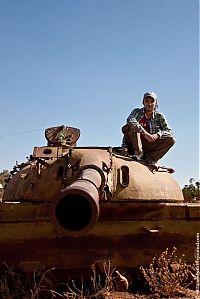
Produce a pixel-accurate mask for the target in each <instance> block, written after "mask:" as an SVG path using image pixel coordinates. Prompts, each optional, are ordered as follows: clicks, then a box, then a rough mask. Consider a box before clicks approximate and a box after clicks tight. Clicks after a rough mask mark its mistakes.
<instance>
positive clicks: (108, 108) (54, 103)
mask: <svg viewBox="0 0 200 299" xmlns="http://www.w3.org/2000/svg"><path fill="white" fill-rule="evenodd" d="M198 57H199V1H194V0H0V99H1V101H0V104H1V117H0V142H1V147H0V170H3V169H9V170H11V169H12V166H13V165H14V164H15V161H18V162H19V163H21V162H23V161H25V160H26V158H25V157H26V156H28V155H29V154H31V153H32V148H33V147H34V146H42V145H45V144H46V141H45V138H44V135H43V129H45V128H46V127H50V126H56V125H62V124H64V125H69V126H75V127H77V128H80V130H81V137H80V139H79V142H78V145H79V146H86V145H98V146H119V145H120V144H121V139H122V133H121V127H122V126H123V125H124V124H125V122H126V118H127V116H128V115H129V113H130V112H131V110H132V109H133V108H134V107H141V106H142V103H141V102H142V96H143V93H144V92H146V91H154V92H156V93H157V95H158V98H159V111H161V112H163V113H164V114H165V116H166V118H167V120H168V122H169V124H170V126H171V127H172V129H173V132H174V135H175V137H176V140H177V143H176V145H175V146H174V147H173V148H172V149H171V150H170V152H169V153H168V154H167V155H166V156H165V157H164V158H163V159H162V160H161V164H164V165H166V166H170V167H173V168H174V169H175V171H176V172H175V174H174V176H175V177H176V179H177V180H178V182H179V183H180V185H181V186H184V184H186V183H187V182H188V179H189V178H190V177H194V178H195V179H199V90H198V88H199V76H198V70H199V58H198ZM32 130H36V131H34V132H29V133H24V134H22V133H23V132H27V131H32ZM17 133H21V134H17ZM12 134H16V135H12Z"/></svg>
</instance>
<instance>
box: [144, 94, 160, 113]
mask: <svg viewBox="0 0 200 299" xmlns="http://www.w3.org/2000/svg"><path fill="white" fill-rule="evenodd" d="M143 105H144V109H145V111H147V112H153V111H154V110H155V109H156V108H157V107H158V104H157V95H156V94H155V93H154V92H146V93H145V94H144V96H143Z"/></svg>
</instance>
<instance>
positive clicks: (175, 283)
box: [140, 247, 195, 298]
mask: <svg viewBox="0 0 200 299" xmlns="http://www.w3.org/2000/svg"><path fill="white" fill-rule="evenodd" d="M176 252H177V249H176V248H175V247H174V248H173V250H172V252H171V253H170V252H169V251H168V249H166V250H165V251H164V252H163V253H162V254H161V255H160V256H159V257H158V258H157V257H154V258H153V260H152V263H151V264H150V265H149V267H148V268H146V269H145V268H143V267H140V269H141V271H142V273H143V275H144V278H145V280H146V282H147V283H148V285H149V287H150V290H151V291H152V292H153V293H154V294H155V295H157V297H158V298H159V297H160V296H164V297H169V296H182V295H186V294H188V286H189V285H190V284H192V283H194V280H195V275H194V267H193V266H191V265H188V264H187V263H186V262H185V261H183V260H182V258H178V257H177V255H176ZM176 298H177V297H176Z"/></svg>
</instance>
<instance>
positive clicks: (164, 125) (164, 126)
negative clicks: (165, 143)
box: [158, 114, 174, 138]
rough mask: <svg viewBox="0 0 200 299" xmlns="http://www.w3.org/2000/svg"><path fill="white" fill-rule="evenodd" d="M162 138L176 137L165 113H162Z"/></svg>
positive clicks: (160, 133)
mask: <svg viewBox="0 0 200 299" xmlns="http://www.w3.org/2000/svg"><path fill="white" fill-rule="evenodd" d="M158 134H159V135H160V138H165V137H174V136H173V133H172V130H171V128H170V126H169V125H168V123H167V120H166V118H165V116H164V115H163V114H160V130H159V132H158Z"/></svg>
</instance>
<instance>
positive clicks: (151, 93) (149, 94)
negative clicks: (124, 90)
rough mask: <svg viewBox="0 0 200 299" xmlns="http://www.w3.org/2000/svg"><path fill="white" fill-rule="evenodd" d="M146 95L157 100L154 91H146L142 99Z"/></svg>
mask: <svg viewBox="0 0 200 299" xmlns="http://www.w3.org/2000/svg"><path fill="white" fill-rule="evenodd" d="M147 97H151V98H153V99H154V100H155V101H157V95H156V94H155V93H154V92H146V93H145V94H144V96H143V100H144V99H145V98H147Z"/></svg>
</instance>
